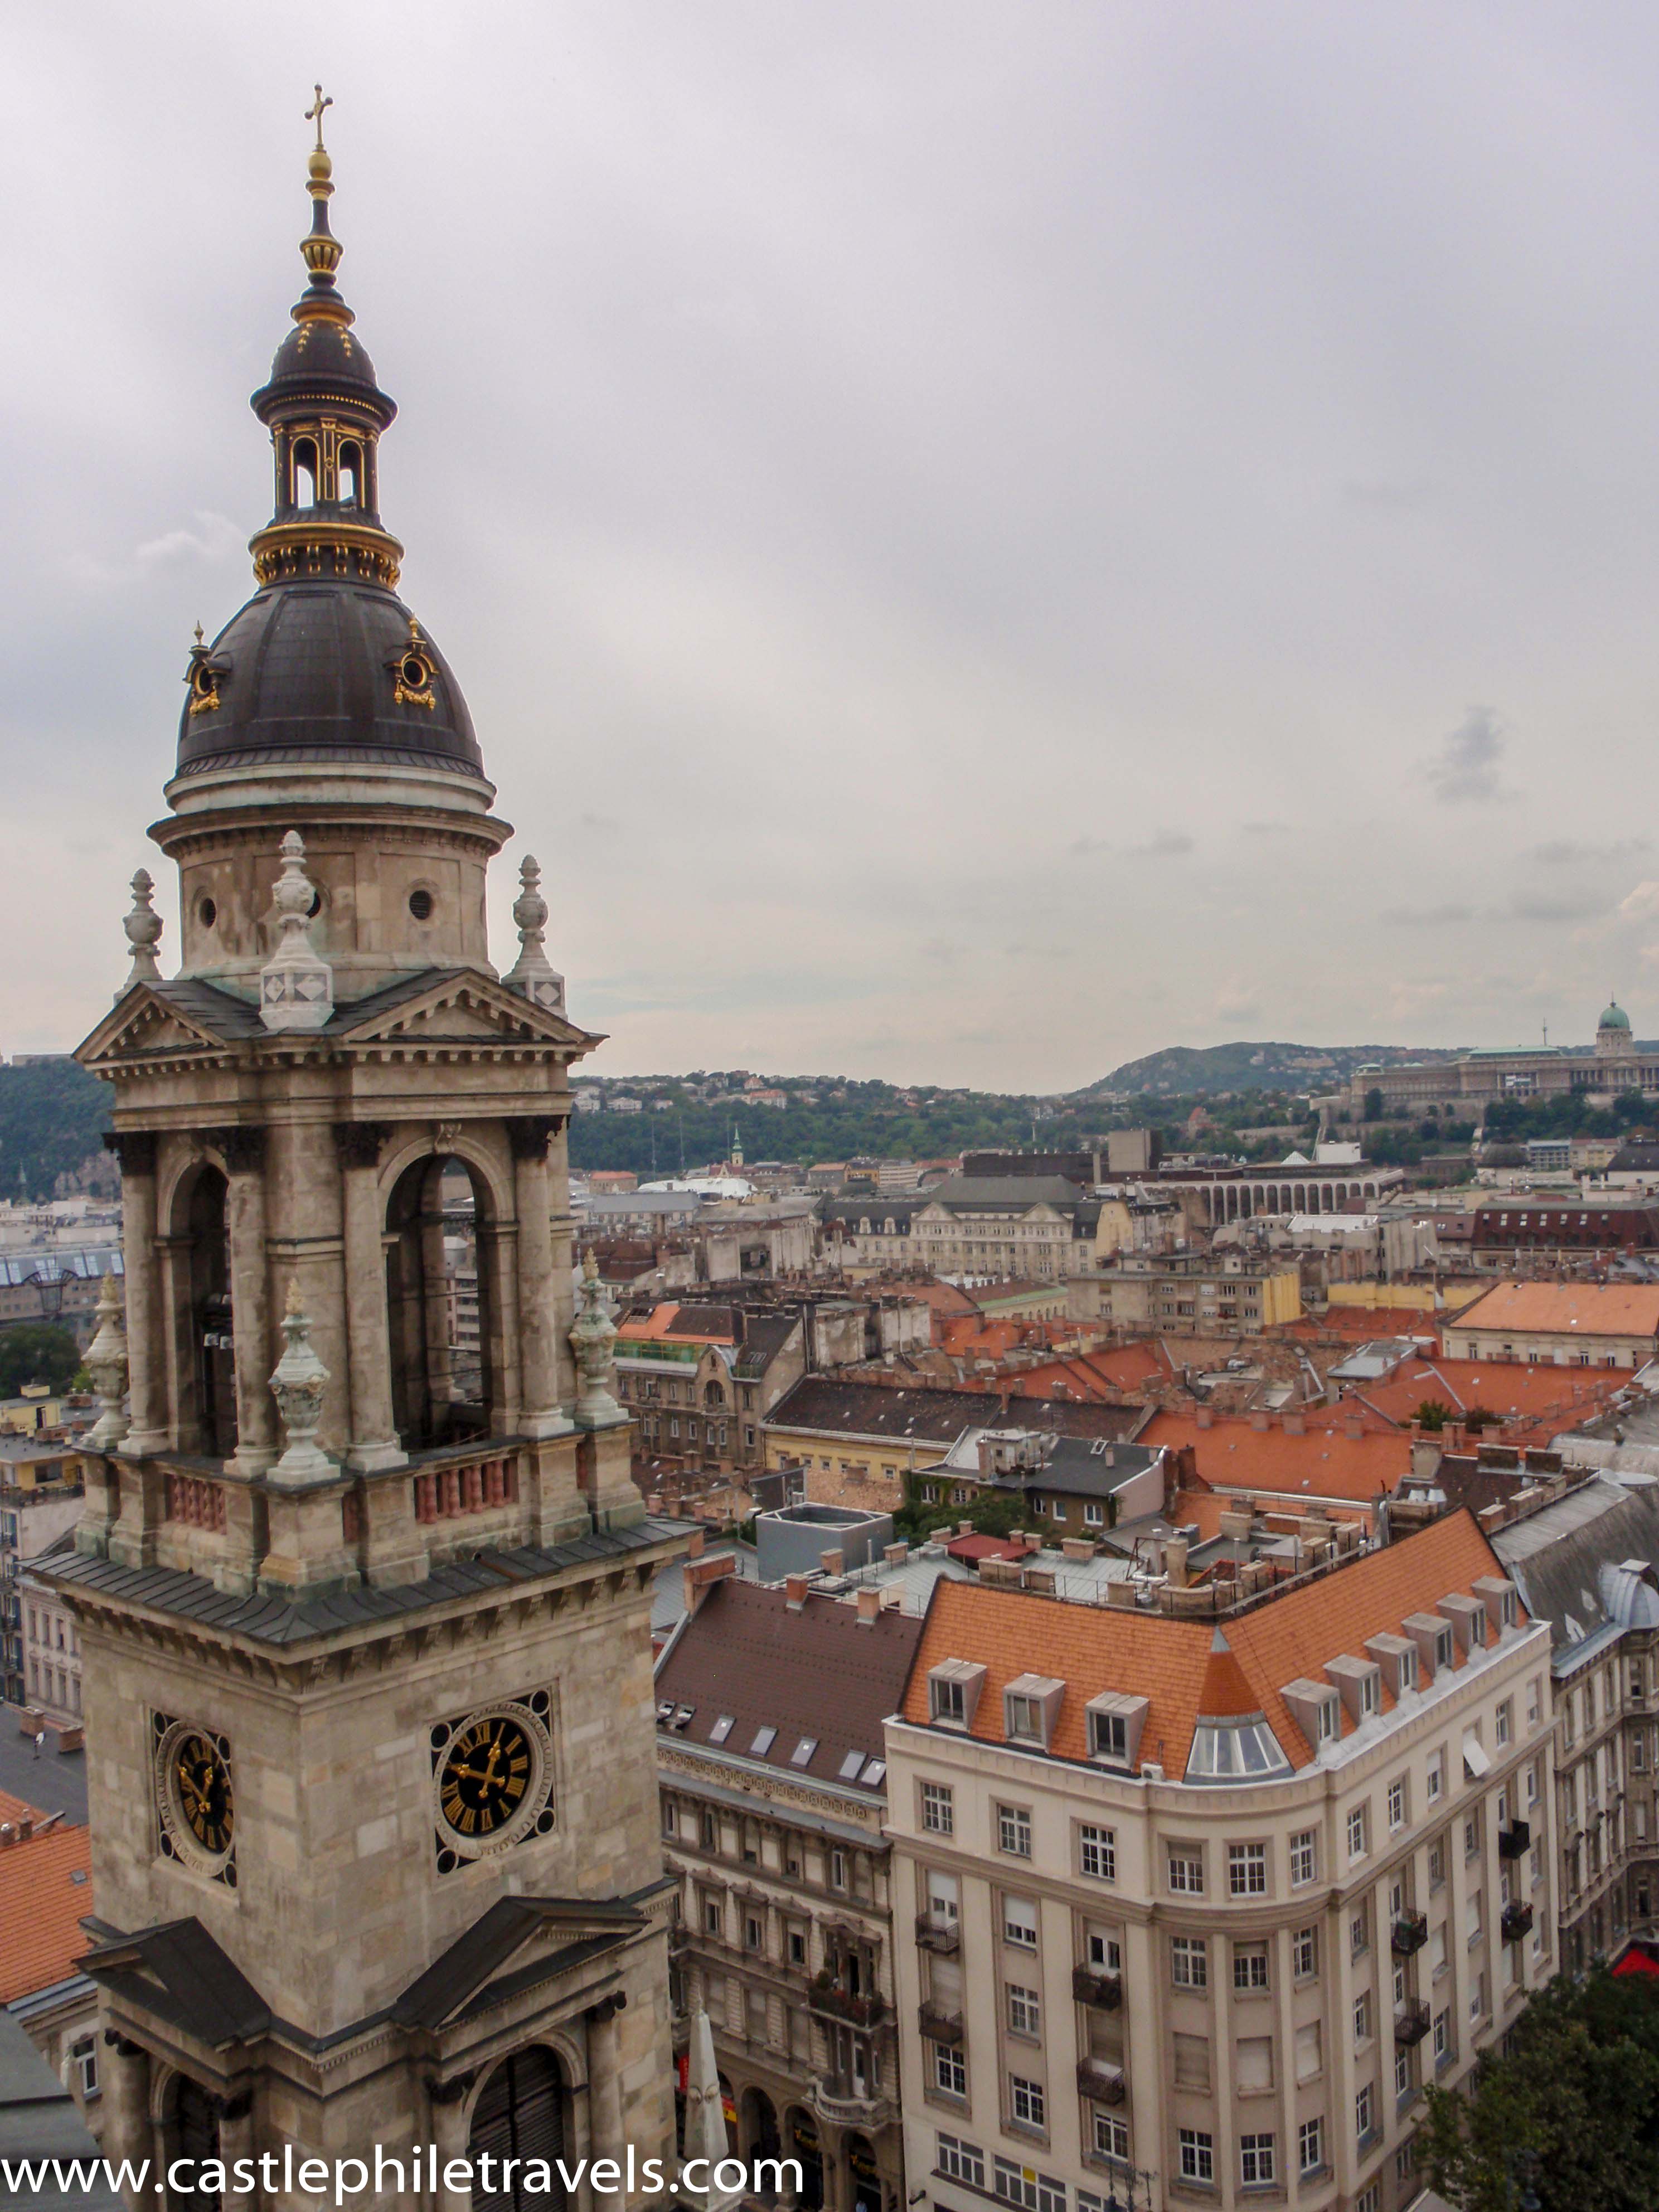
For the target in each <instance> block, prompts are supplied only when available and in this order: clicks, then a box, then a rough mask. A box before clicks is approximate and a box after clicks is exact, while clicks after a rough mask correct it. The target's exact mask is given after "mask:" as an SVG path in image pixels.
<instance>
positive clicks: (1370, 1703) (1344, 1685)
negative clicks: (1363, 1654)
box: [1325, 1652, 1383, 1728]
mask: <svg viewBox="0 0 1659 2212" xmlns="http://www.w3.org/2000/svg"><path fill="white" fill-rule="evenodd" d="M1325 1673H1326V1675H1327V1676H1328V1679H1329V1680H1330V1681H1331V1683H1332V1684H1333V1685H1334V1687H1335V1689H1336V1691H1337V1692H1338V1694H1339V1696H1340V1698H1341V1699H1342V1702H1343V1704H1344V1705H1346V1707H1347V1709H1348V1716H1349V1718H1350V1719H1351V1720H1352V1722H1353V1724H1354V1726H1355V1727H1356V1728H1359V1727H1361V1726H1362V1725H1363V1724H1364V1723H1365V1722H1366V1721H1369V1720H1374V1719H1375V1718H1376V1716H1377V1714H1378V1713H1380V1712H1381V1711H1382V1710H1383V1670H1382V1668H1380V1667H1379V1666H1378V1665H1377V1663H1376V1660H1375V1659H1353V1658H1350V1657H1349V1656H1347V1654H1346V1652H1345V1653H1344V1654H1343V1656H1342V1657H1341V1658H1340V1659H1333V1660H1332V1661H1331V1662H1329V1664H1328V1666H1327V1667H1326V1669H1325Z"/></svg>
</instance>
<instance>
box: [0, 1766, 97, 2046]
mask: <svg viewBox="0 0 1659 2212" xmlns="http://www.w3.org/2000/svg"><path fill="white" fill-rule="evenodd" d="M49 1817H50V1816H49V1815H48V1814H45V1813H42V1812H40V1811H39V1810H38V1809H37V1808H35V1807H34V1806H33V1805H26V1804H25V1803H24V1802H23V1801H22V1800H21V1798H19V1797H9V1796H6V1795H5V1793H4V1792H3V1791H0V1820H9V1821H10V1822H11V1823H12V1824H13V1825H14V1826H16V1825H17V1824H18V1823H20V1822H21V1821H23V1820H33V1821H35V1822H37V1823H38V1822H40V1821H42V1820H46V1819H48V1818H49ZM77 1875H79V1877H80V1879H79V1880H78V1881H77V1880H76V1876H77ZM90 1911H92V1836H91V1832H90V1830H88V1829H86V1828H70V1827H65V1826H63V1824H62V1823H61V1822H60V1823H58V1824H57V1825H56V1826H52V1827H50V1828H48V1829H47V1830H46V1833H45V1834H44V1835H33V1836H31V1837H30V1838H28V1840H27V1843H14V1844H3V1845H0V2004H10V2003H12V2002H14V2001H15V1999H16V1998H18V1997H24V1996H30V1995H32V1994H33V1991H34V1990H48V1989H51V1988H52V1986H53V1984H55V1983H58V1982H66V1981H68V1979H69V1978H70V1975H71V1974H73V1973H74V1972H75V1971H76V1966H75V1962H76V1960H77V1959H78V1958H79V1957H80V1956H81V1954H82V1952H84V1951H85V1950H86V1949H87V1948H88V1939H87V1937H86V1936H85V1934H84V1933H83V1932H82V1927H81V1922H82V1919H83V1918H84V1917H86V1915H87V1914H88V1913H89V1912H90Z"/></svg>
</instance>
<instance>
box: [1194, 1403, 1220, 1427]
mask: <svg viewBox="0 0 1659 2212" xmlns="http://www.w3.org/2000/svg"><path fill="white" fill-rule="evenodd" d="M1193 1426H1194V1428H1195V1429H1212V1428H1213V1427H1214V1426H1215V1411H1214V1408H1213V1407H1210V1406H1200V1407H1198V1408H1197V1410H1196V1411H1195V1412H1194V1415H1193Z"/></svg>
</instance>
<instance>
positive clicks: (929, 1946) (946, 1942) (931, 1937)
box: [916, 1912, 962, 1959]
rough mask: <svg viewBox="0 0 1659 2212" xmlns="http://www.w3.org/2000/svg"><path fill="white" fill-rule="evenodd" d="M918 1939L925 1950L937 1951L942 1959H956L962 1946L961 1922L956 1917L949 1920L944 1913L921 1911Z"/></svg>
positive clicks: (918, 1919) (917, 1930) (917, 1927)
mask: <svg viewBox="0 0 1659 2212" xmlns="http://www.w3.org/2000/svg"><path fill="white" fill-rule="evenodd" d="M916 1941H917V1942H918V1943H919V1944H920V1945H921V1948H922V1949H923V1950H924V1951H933V1952H936V1953H937V1954H938V1955H939V1957H940V1958H941V1959H954V1958H955V1956H956V1954H957V1952H958V1951H959V1950H960V1949H961V1948H962V1928H961V1924H960V1923H959V1922H957V1921H956V1920H954V1919H949V1920H947V1919H946V1918H945V1916H944V1914H943V1913H934V1912H919V1913H917V1915H916Z"/></svg>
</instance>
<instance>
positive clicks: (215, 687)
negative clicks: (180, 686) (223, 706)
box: [185, 623, 219, 714]
mask: <svg viewBox="0 0 1659 2212" xmlns="http://www.w3.org/2000/svg"><path fill="white" fill-rule="evenodd" d="M185 683H186V684H189V686H190V712H191V714H211V713H212V711H213V709H214V708H216V706H217V705H218V704H219V673H218V671H217V670H216V668H215V667H214V665H213V662H212V660H211V659H210V656H209V653H208V649H207V647H206V645H205V644H204V642H203V639H202V625H201V623H197V625H196V642H195V644H194V645H192V646H191V648H190V666H189V667H188V668H187V669H185Z"/></svg>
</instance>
